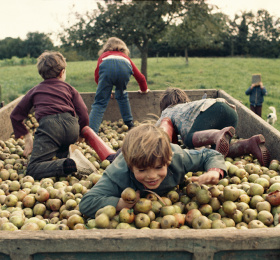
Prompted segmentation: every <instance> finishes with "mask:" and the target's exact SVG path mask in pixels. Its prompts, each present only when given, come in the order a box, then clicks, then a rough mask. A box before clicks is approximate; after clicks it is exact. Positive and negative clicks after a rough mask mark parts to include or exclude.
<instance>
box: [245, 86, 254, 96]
mask: <svg viewBox="0 0 280 260" xmlns="http://www.w3.org/2000/svg"><path fill="white" fill-rule="evenodd" d="M252 90H253V89H251V86H250V87H249V88H248V89H247V90H246V91H245V94H246V95H250V94H251V93H252Z"/></svg>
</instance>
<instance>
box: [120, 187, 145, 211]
mask: <svg viewBox="0 0 280 260" xmlns="http://www.w3.org/2000/svg"><path fill="white" fill-rule="evenodd" d="M139 199H140V191H139V190H138V191H136V200H135V202H134V203H128V202H126V201H125V200H123V199H122V198H120V199H119V202H118V204H117V207H116V210H117V211H121V210H122V209H123V208H129V209H131V208H133V207H134V205H135V204H136V202H137V201H138V200H139Z"/></svg>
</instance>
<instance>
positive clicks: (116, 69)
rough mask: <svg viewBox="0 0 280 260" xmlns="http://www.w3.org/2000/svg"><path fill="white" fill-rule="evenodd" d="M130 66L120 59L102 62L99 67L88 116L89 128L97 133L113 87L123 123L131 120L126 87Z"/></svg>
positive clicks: (130, 71)
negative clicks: (93, 97) (92, 101)
mask: <svg viewBox="0 0 280 260" xmlns="http://www.w3.org/2000/svg"><path fill="white" fill-rule="evenodd" d="M132 73H133V72H132V67H131V65H130V64H129V63H128V62H127V61H125V60H122V59H108V60H104V61H103V62H102V63H101V64H100V66H99V81H98V86H97V90H96V95H95V99H94V103H93V104H92V106H91V111H90V114H89V126H90V127H91V128H92V129H93V130H94V131H95V132H96V133H98V131H99V126H100V124H101V122H102V119H103V115H104V113H105V111H106V108H107V105H108V103H109V100H110V96H111V93H112V90H113V86H115V98H116V100H117V102H118V105H119V108H120V113H121V116H122V118H123V121H124V122H129V121H132V120H133V117H132V113H131V107H130V103H129V98H128V93H127V92H126V86H127V84H128V82H129V80H130V76H131V75H132Z"/></svg>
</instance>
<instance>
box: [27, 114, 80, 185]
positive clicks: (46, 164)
mask: <svg viewBox="0 0 280 260" xmlns="http://www.w3.org/2000/svg"><path fill="white" fill-rule="evenodd" d="M79 132H80V126H79V124H78V119H77V118H76V117H74V116H72V115H71V114H70V113H62V114H55V115H49V116H45V117H43V118H42V119H41V120H40V122H39V127H38V128H37V130H36V132H35V136H34V143H33V150H32V153H31V157H30V162H29V164H28V166H27V171H26V174H28V175H31V176H33V178H34V179H36V180H40V179H42V178H47V177H59V176H65V175H64V172H63V163H64V161H65V159H66V158H67V156H68V150H69V145H70V144H73V143H75V142H76V141H77V140H78V137H79ZM54 156H56V157H58V158H59V159H57V160H52V158H53V157H54Z"/></svg>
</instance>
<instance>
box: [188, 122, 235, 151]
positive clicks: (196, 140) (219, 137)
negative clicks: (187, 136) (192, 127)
mask: <svg viewBox="0 0 280 260" xmlns="http://www.w3.org/2000/svg"><path fill="white" fill-rule="evenodd" d="M234 134H235V129H234V127H232V126H228V127H225V128H223V129H222V130H217V129H209V130H204V131H198V132H194V134H193V137H192V143H193V146H194V147H201V146H205V145H213V144H215V145H216V150H217V151H218V152H220V153H221V154H223V155H224V156H227V154H228V151H229V142H230V139H231V137H232V136H233V135H234Z"/></svg>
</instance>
